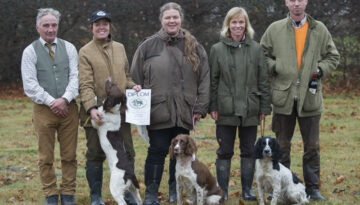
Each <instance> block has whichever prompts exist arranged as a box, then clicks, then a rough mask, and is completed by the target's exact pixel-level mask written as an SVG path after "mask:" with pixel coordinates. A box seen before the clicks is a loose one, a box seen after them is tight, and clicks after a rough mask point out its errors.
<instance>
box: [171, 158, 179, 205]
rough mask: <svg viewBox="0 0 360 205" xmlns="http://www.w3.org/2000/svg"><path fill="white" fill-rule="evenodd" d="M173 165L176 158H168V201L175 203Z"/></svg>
mask: <svg viewBox="0 0 360 205" xmlns="http://www.w3.org/2000/svg"><path fill="white" fill-rule="evenodd" d="M175 166H176V160H175V159H172V160H170V164H169V170H170V171H169V174H170V176H169V201H170V203H175V202H176V201H177V193H176V178H175Z"/></svg>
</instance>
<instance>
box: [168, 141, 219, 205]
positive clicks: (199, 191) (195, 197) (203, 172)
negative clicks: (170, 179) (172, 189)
mask: <svg viewBox="0 0 360 205" xmlns="http://www.w3.org/2000/svg"><path fill="white" fill-rule="evenodd" d="M196 150H197V149H196V145H195V142H194V140H193V139H192V138H191V137H190V136H189V135H185V134H180V135H178V136H176V137H175V138H174V139H173V140H172V141H171V145H170V148H169V152H170V157H171V158H172V159H174V158H176V171H175V176H176V191H177V204H178V205H180V204H183V200H182V192H183V189H185V190H186V191H187V193H188V195H191V199H190V200H187V202H188V203H189V204H197V205H203V204H207V205H215V204H223V203H224V195H223V192H222V190H221V189H220V187H219V186H218V184H217V182H216V179H215V178H214V177H213V176H212V175H211V173H210V170H209V169H208V168H207V167H206V165H205V164H203V163H201V162H200V161H199V160H198V159H197V158H196V157H195V152H196Z"/></svg>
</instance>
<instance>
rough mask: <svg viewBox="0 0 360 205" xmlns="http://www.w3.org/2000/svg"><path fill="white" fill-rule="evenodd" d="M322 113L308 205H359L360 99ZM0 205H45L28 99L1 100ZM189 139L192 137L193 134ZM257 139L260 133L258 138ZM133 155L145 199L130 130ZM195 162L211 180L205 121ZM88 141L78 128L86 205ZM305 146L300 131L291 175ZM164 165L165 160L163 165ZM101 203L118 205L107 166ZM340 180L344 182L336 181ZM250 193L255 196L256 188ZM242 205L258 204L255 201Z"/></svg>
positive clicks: (233, 189) (236, 172) (164, 195)
mask: <svg viewBox="0 0 360 205" xmlns="http://www.w3.org/2000/svg"><path fill="white" fill-rule="evenodd" d="M324 106H325V111H324V113H323V115H322V119H321V121H320V124H321V128H320V132H321V134H320V145H321V193H322V194H323V195H324V196H325V197H326V198H327V199H328V201H326V202H319V203H317V202H311V204H349V205H350V204H360V201H359V198H360V160H359V159H360V151H359V147H360V97H359V96H354V95H350V96H349V95H341V96H328V95H326V96H325V102H324ZM0 108H1V109H0V116H2V117H1V118H0V139H1V143H0V204H43V203H44V197H43V193H42V190H41V186H40V181H39V171H38V167H37V159H38V156H37V138H36V136H35V135H34V133H33V126H32V122H31V117H32V102H31V101H30V100H28V99H27V98H18V99H15V100H0ZM270 125H271V117H268V118H267V120H266V130H265V135H271V136H274V134H273V133H272V132H271V130H270ZM192 134H193V133H192ZM259 135H260V134H259ZM133 139H134V146H135V150H136V164H135V168H136V169H135V171H136V175H137V177H138V179H139V181H140V188H141V189H140V193H141V196H142V198H143V197H144V190H145V185H144V180H143V179H144V176H143V169H144V161H145V158H146V154H147V145H146V144H145V143H144V142H143V140H142V139H141V138H140V137H139V135H138V134H137V131H136V130H133ZM196 143H197V146H198V154H197V157H198V158H199V159H200V160H201V161H203V162H204V163H205V164H207V165H208V166H209V168H210V170H211V172H212V173H213V174H214V175H215V174H216V173H215V164H214V161H215V159H216V153H215V151H216V149H217V142H216V139H215V124H214V121H213V120H211V119H210V118H209V116H208V117H207V118H206V119H204V120H202V121H201V122H199V123H198V127H197V133H196ZM85 144H86V140H85V135H84V131H83V129H82V128H79V143H78V150H77V159H78V172H77V192H76V202H77V204H89V200H90V199H89V188H88V186H87V181H86V178H85V169H84V167H85V151H86V145H85ZM238 144H239V142H238V140H237V141H236V145H235V150H236V152H235V155H234V157H233V163H232V171H231V179H230V187H229V189H230V200H229V201H228V202H227V203H226V204H236V205H237V204H242V199H241V197H240V196H241V183H240V157H239V149H238ZM302 153H303V144H302V140H301V136H300V134H299V130H298V126H297V128H296V132H295V136H294V138H293V142H292V165H291V168H292V170H293V171H294V172H295V173H296V174H297V175H298V176H299V177H300V178H303V176H302V167H301V163H302V162H301V157H302ZM167 162H168V160H167ZM167 166H168V165H167V164H166V168H165V170H164V174H163V180H162V183H161V187H160V196H159V197H161V204H168V202H167V200H168V185H167V179H168V168H167ZM55 167H56V174H57V176H58V177H59V178H61V172H60V158H59V146H58V145H57V146H56V163H55ZM105 170H106V171H105V177H104V186H103V199H104V201H106V202H107V204H116V203H115V201H114V200H113V199H112V197H111V194H110V191H109V188H108V184H109V170H108V168H107V166H105ZM342 177H344V180H343V181H341V180H340V179H341V178H342ZM254 192H255V193H256V194H257V190H256V183H255V182H254ZM245 204H257V203H256V202H252V203H247V202H245Z"/></svg>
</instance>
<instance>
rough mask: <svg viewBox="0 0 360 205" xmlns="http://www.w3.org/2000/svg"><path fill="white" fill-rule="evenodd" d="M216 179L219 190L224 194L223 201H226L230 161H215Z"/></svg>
mask: <svg viewBox="0 0 360 205" xmlns="http://www.w3.org/2000/svg"><path fill="white" fill-rule="evenodd" d="M215 164H216V177H217V181H218V184H219V186H220V188H221V189H222V191H223V193H224V199H225V200H228V198H229V197H228V186H229V179H230V167H231V160H230V159H216V163H215Z"/></svg>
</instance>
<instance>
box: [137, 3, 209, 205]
mask: <svg viewBox="0 0 360 205" xmlns="http://www.w3.org/2000/svg"><path fill="white" fill-rule="evenodd" d="M183 20H184V15H183V10H182V8H181V7H180V5H178V4H176V3H172V2H170V3H166V4H165V5H163V6H162V7H161V8H160V22H161V26H162V27H161V29H160V30H159V31H158V32H157V33H155V34H154V35H152V36H150V37H148V38H146V40H145V41H144V42H142V43H141V44H140V46H139V47H138V48H137V50H136V52H135V55H134V59H133V61H132V66H131V76H132V78H133V80H134V81H135V82H136V83H137V84H139V85H141V86H142V87H143V88H144V89H151V114H150V125H149V126H148V134H149V138H150V146H149V148H148V155H147V158H146V162H145V185H146V190H145V200H144V205H149V204H159V201H158V189H159V185H160V181H161V177H162V173H163V170H164V163H165V158H166V155H167V154H168V151H169V146H170V142H171V140H172V139H173V138H174V137H175V136H176V135H178V134H189V130H191V129H193V127H194V123H195V121H196V120H199V119H200V118H202V117H205V116H206V113H207V111H208V104H209V87H210V73H209V66H208V62H207V55H206V52H205V50H204V48H203V47H202V46H201V45H200V44H199V43H198V42H197V40H196V38H195V37H194V36H193V35H191V34H190V32H189V31H187V30H185V29H183V28H182V27H181V24H182V22H183ZM175 164H176V161H175V160H170V165H169V173H170V176H169V198H170V202H175V201H176V181H175Z"/></svg>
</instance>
